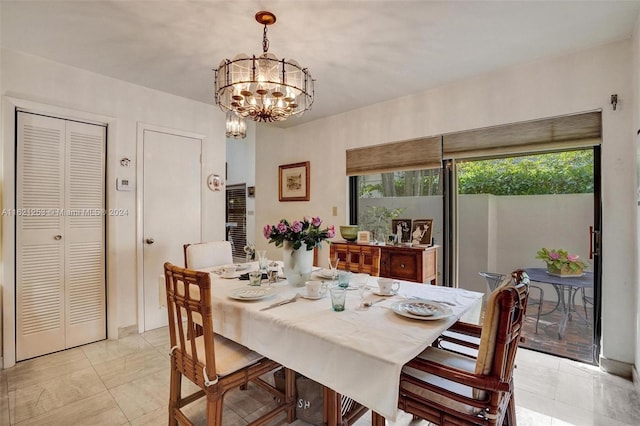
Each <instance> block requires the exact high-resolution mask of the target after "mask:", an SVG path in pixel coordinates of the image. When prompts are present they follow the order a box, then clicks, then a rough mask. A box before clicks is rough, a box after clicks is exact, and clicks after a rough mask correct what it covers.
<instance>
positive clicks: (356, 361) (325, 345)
mask: <svg viewBox="0 0 640 426" xmlns="http://www.w3.org/2000/svg"><path fill="white" fill-rule="evenodd" d="M246 267H247V268H248V269H252V268H254V267H255V265H253V264H249V265H247V266H246ZM207 271H209V272H210V274H211V301H212V302H211V303H212V307H213V323H214V324H213V327H214V330H215V332H216V333H219V334H220V335H222V336H224V337H226V338H228V339H231V340H233V341H235V342H237V343H240V344H242V345H244V346H246V347H248V348H250V349H252V350H254V351H256V352H258V353H260V354H262V355H263V356H265V357H267V358H270V359H272V360H274V361H276V362H278V363H280V364H282V365H283V366H286V367H287V368H290V369H292V370H294V371H296V372H297V373H299V374H302V375H304V376H306V377H308V378H310V379H312V380H314V381H316V382H318V383H320V384H322V385H323V386H324V387H325V398H327V397H329V398H335V397H336V395H342V396H346V397H348V398H351V399H352V400H354V401H355V402H357V403H359V404H360V405H361V406H364V407H366V408H368V409H371V410H374V411H375V412H377V413H378V414H380V415H382V416H384V417H385V418H387V419H390V420H395V419H396V416H397V413H398V408H397V403H398V392H399V383H400V373H401V370H402V367H403V365H404V364H405V363H407V362H408V361H410V360H411V359H413V358H414V357H416V356H417V355H419V354H420V353H421V352H422V351H424V350H425V349H426V348H427V347H428V346H429V345H431V343H433V342H434V341H435V340H436V338H437V337H438V336H440V335H441V334H442V333H443V332H444V331H445V330H447V329H448V328H449V327H451V325H453V324H454V323H455V322H456V321H458V320H459V319H460V318H461V317H462V316H463V315H465V314H466V315H473V316H475V317H476V318H479V317H480V310H481V305H482V296H483V293H478V292H473V291H469V290H464V289H460V288H449V287H442V286H433V285H427V284H421V283H413V282H407V281H398V283H399V288H398V290H397V291H396V292H394V293H393V294H391V295H384V296H381V295H378V294H376V293H377V291H378V290H379V289H378V286H377V278H378V277H373V276H371V277H369V278H368V280H367V286H368V287H369V288H370V289H371V290H372V291H371V292H370V294H367V295H366V297H365V298H364V300H365V301H369V302H371V306H369V307H364V306H362V303H361V301H362V300H361V297H360V295H359V291H358V290H357V288H356V287H355V285H353V286H352V284H350V286H349V288H348V290H347V298H346V304H345V310H344V311H342V312H336V311H333V309H332V304H331V299H330V297H329V295H324V296H322V297H313V298H310V297H308V295H307V294H306V289H305V288H304V287H294V286H292V285H290V284H289V283H288V282H287V281H286V279H281V280H278V281H277V282H276V283H273V284H271V285H269V284H267V282H266V280H263V284H262V285H261V286H260V287H257V289H258V290H256V288H255V287H250V286H248V281H245V280H241V279H240V278H239V277H238V275H240V274H243V273H245V272H246V270H239V271H238V272H237V276H236V277H234V278H230V279H228V278H223V277H222V276H221V275H220V274H219V273H218V271H217V270H216V268H210V269H207ZM319 272H322V271H317V272H316V273H312V277H311V278H312V279H317V280H321V281H324V282H325V283H326V284H327V286H331V285H333V283H332V282H331V281H330V279H329V280H327V279H326V278H325V277H326V275H324V276H322V275H318V274H317V273H319ZM352 289H353V290H352ZM243 295H250V296H249V297H244V296H243ZM296 295H297V297H296ZM294 297H296V298H295V301H294V302H291V303H286V304H283V305H280V306H277V307H274V308H270V309H266V308H268V307H269V306H271V305H274V304H276V303H279V302H282V301H286V300H290V299H291V298H294ZM408 302H425V303H430V304H434V303H435V304H436V305H437V306H439V307H440V308H441V310H440V311H437V312H435V314H434V315H431V316H424V317H423V316H420V315H413V314H412V313H411V312H406V311H404V310H402V309H401V307H402V306H405V305H406V303H408ZM409 305H411V303H409ZM326 390H328V391H329V392H327V391H326ZM337 405H339V403H338V404H337ZM326 407H329V409H328V410H329V412H328V413H327V408H326ZM336 409H337V410H339V407H338V408H336V404H335V400H334V401H333V402H330V403H329V404H328V405H327V401H325V415H326V417H327V418H326V424H328V425H330V426H333V425H335V424H339V423H338V421H339V418H340V414H339V413H337V412H335V410H336Z"/></svg>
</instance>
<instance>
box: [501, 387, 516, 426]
mask: <svg viewBox="0 0 640 426" xmlns="http://www.w3.org/2000/svg"><path fill="white" fill-rule="evenodd" d="M504 420H506V423H507V424H508V425H509V426H516V402H515V400H514V397H513V393H512V394H511V398H509V405H507V412H506V415H505V416H504ZM502 423H503V424H504V423H505V422H504V421H503V422H502Z"/></svg>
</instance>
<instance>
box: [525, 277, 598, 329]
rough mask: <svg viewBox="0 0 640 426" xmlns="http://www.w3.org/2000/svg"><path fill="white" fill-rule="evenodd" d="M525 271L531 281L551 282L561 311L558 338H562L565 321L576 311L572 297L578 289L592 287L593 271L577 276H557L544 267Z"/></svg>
mask: <svg viewBox="0 0 640 426" xmlns="http://www.w3.org/2000/svg"><path fill="white" fill-rule="evenodd" d="M525 271H526V273H527V274H528V275H529V279H530V280H531V281H535V282H538V283H542V284H551V285H552V286H553V288H554V289H555V290H556V293H557V294H558V305H557V307H559V308H560V309H561V311H562V318H561V320H560V322H559V323H558V339H560V340H562V339H563V338H564V332H565V329H566V326H567V321H569V320H571V318H572V313H573V312H576V310H575V303H574V301H573V299H574V298H575V295H576V293H577V292H578V290H584V289H588V288H593V272H591V271H585V272H584V273H583V275H582V276H579V277H559V276H556V275H551V274H549V273H548V272H547V270H546V269H545V268H526V269H525ZM565 294H566V297H565ZM576 313H577V312H576Z"/></svg>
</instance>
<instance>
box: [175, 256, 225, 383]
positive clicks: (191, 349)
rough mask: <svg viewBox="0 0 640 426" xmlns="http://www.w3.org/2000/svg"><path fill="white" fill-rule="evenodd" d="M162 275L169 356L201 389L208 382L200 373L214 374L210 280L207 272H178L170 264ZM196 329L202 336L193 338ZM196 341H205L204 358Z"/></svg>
mask: <svg viewBox="0 0 640 426" xmlns="http://www.w3.org/2000/svg"><path fill="white" fill-rule="evenodd" d="M164 274H165V286H166V292H167V310H168V313H169V340H170V343H171V352H172V354H173V355H175V357H176V365H177V367H178V370H179V371H180V372H181V373H182V374H184V375H185V376H187V377H189V378H190V379H191V380H192V381H193V382H194V383H196V384H198V385H204V382H205V381H206V380H207V378H206V377H204V375H203V371H206V370H208V371H210V372H213V373H215V371H216V365H215V356H214V353H215V348H214V339H213V315H212V311H211V278H210V277H209V273H207V272H200V271H192V270H189V269H186V268H180V267H178V266H174V265H172V264H171V263H169V262H167V263H165V264H164ZM198 317H200V318H198ZM198 322H199V323H200V324H198ZM198 326H201V327H202V331H203V332H202V336H201V337H200V338H199V339H195V338H192V336H195V335H198V333H199V331H198ZM199 340H203V341H204V354H203V351H202V350H200V351H198V347H197V343H199ZM200 357H202V358H200ZM205 367H206V369H205Z"/></svg>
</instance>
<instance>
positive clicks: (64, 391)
mask: <svg viewBox="0 0 640 426" xmlns="http://www.w3.org/2000/svg"><path fill="white" fill-rule="evenodd" d="M168 352H169V344H168V333H167V329H166V328H164V329H158V330H154V331H150V332H147V333H144V334H142V335H135V336H128V337H125V338H122V339H120V340H117V341H102V342H97V343H93V344H90V345H86V346H82V347H79V348H75V349H70V350H67V351H63V352H59V353H55V354H52V355H47V356H43V357H40V358H36V359H32V360H29V361H24V362H20V363H18V364H17V365H16V366H15V367H12V368H10V369H7V370H0V425H20V426H22V425H52V426H57V425H64V426H69V425H83V426H84V425H136V426H139V425H165V424H166V423H167V409H166V404H167V400H168V388H169V374H168V372H169V361H168V360H169V356H168ZM186 386H189V384H187V385H186ZM515 387H516V391H515V395H516V405H517V421H518V425H519V426H560V425H562V426H565V425H576V426H588V425H602V426H619V425H640V403H639V400H638V396H637V394H636V392H635V391H634V387H633V384H632V383H631V381H629V380H626V379H623V378H620V377H617V376H612V375H608V374H605V373H603V372H601V371H599V370H598V369H597V368H596V367H593V366H590V365H586V364H581V363H578V362H575V361H570V360H566V359H562V358H557V357H553V356H550V355H545V354H541V353H537V352H533V351H530V350H526V349H520V350H519V351H518V359H517V368H516V371H515ZM381 391H383V390H381ZM269 401H270V396H269V395H265V394H263V393H262V392H261V391H259V390H257V389H256V388H255V387H250V388H249V389H248V390H247V391H240V390H238V391H232V392H230V393H229V394H228V396H227V398H226V401H225V402H226V404H225V406H226V408H225V413H224V419H225V420H224V421H225V426H243V425H246V424H247V422H248V421H250V420H252V419H253V418H255V417H256V415H257V414H258V412H259V410H260V407H262V406H263V405H265V404H267V403H268V402H269ZM193 405H194V406H193V407H192V409H191V410H190V411H189V415H190V416H191V417H192V419H193V420H194V421H195V422H196V424H205V421H204V404H203V403H200V402H199V403H195V404H193ZM402 414H404V413H402ZM283 424H286V423H285V422H284V421H282V420H280V421H277V422H274V426H275V425H283ZM368 424H370V416H369V415H365V416H364V417H363V418H361V419H360V420H359V421H358V422H357V423H356V425H357V426H364V425H368ZM387 424H392V425H395V426H407V425H411V426H418V425H421V426H424V425H426V424H427V423H426V422H412V421H411V416H408V415H406V414H404V415H401V416H399V418H398V420H397V421H396V422H395V423H391V422H387ZM294 425H296V426H303V425H305V423H303V422H301V421H296V422H295V423H294Z"/></svg>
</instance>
